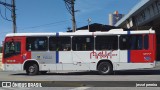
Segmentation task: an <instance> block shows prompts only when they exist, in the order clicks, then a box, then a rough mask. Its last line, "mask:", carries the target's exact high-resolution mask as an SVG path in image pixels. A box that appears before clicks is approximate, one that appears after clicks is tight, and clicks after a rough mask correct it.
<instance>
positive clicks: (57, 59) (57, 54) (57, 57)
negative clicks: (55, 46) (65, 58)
mask: <svg viewBox="0 0 160 90" xmlns="http://www.w3.org/2000/svg"><path fill="white" fill-rule="evenodd" d="M56 63H59V52H58V51H56Z"/></svg>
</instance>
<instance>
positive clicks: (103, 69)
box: [97, 60, 113, 75]
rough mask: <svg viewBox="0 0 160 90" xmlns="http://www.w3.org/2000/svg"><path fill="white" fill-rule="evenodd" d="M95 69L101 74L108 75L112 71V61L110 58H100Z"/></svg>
mask: <svg viewBox="0 0 160 90" xmlns="http://www.w3.org/2000/svg"><path fill="white" fill-rule="evenodd" d="M97 70H98V73H99V74H101V75H110V74H112V73H113V63H112V62H111V61H110V60H100V61H99V62H98V64H97Z"/></svg>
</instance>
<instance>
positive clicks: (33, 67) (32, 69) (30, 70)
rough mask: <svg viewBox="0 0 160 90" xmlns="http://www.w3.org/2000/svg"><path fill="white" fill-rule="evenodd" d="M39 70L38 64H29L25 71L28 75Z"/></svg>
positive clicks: (35, 73)
mask: <svg viewBox="0 0 160 90" xmlns="http://www.w3.org/2000/svg"><path fill="white" fill-rule="evenodd" d="M38 72H39V69H38V65H37V64H29V65H28V67H27V69H26V73H27V74H28V75H37V74H38Z"/></svg>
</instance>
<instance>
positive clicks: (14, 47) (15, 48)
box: [4, 42, 21, 58]
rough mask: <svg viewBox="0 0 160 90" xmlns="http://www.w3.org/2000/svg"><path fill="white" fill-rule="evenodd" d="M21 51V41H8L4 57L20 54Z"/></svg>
mask: <svg viewBox="0 0 160 90" xmlns="http://www.w3.org/2000/svg"><path fill="white" fill-rule="evenodd" d="M20 51H21V43H20V42H6V43H5V48H4V58H8V57H11V56H14V55H17V54H20Z"/></svg>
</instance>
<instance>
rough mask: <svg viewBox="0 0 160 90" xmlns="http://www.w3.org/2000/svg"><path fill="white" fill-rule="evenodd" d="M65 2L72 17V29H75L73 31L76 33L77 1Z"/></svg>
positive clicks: (67, 0) (68, 0)
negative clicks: (75, 8) (75, 5)
mask: <svg viewBox="0 0 160 90" xmlns="http://www.w3.org/2000/svg"><path fill="white" fill-rule="evenodd" d="M64 2H65V5H66V8H67V10H68V12H69V13H70V14H71V16H72V29H73V30H72V31H73V32H75V31H76V20H75V10H74V4H75V3H74V2H75V0H64Z"/></svg>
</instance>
